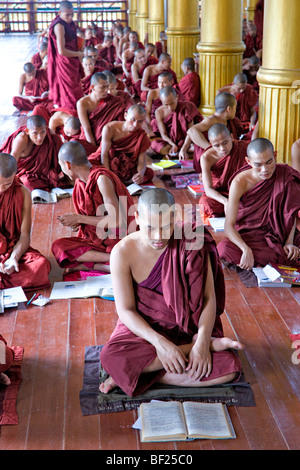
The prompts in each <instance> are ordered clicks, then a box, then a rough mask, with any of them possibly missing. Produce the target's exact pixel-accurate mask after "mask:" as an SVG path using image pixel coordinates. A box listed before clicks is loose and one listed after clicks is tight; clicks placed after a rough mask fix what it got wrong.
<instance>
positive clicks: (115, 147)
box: [89, 105, 154, 184]
mask: <svg viewBox="0 0 300 470" xmlns="http://www.w3.org/2000/svg"><path fill="white" fill-rule="evenodd" d="M144 121H145V110H144V108H143V107H142V106H140V105H133V106H131V107H130V108H129V109H128V111H127V112H126V113H125V121H113V122H110V123H109V124H106V126H104V128H103V135H102V141H101V147H100V149H99V150H98V151H97V152H96V153H95V154H93V155H90V157H89V161H90V162H91V163H92V164H95V165H96V164H99V163H100V154H101V163H102V164H103V165H104V166H105V167H106V168H109V169H111V170H112V171H113V172H114V173H115V174H116V175H117V176H118V177H119V178H120V180H121V181H122V182H123V183H124V184H129V183H132V182H134V183H137V184H140V183H143V182H146V181H149V180H151V179H152V178H153V176H154V172H153V170H152V169H151V168H147V167H146V151H147V150H148V149H149V148H150V145H151V143H150V140H149V139H148V137H147V134H146V132H145V131H144V130H143V129H142V126H143V124H144Z"/></svg>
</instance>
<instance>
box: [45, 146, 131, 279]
mask: <svg viewBox="0 0 300 470" xmlns="http://www.w3.org/2000/svg"><path fill="white" fill-rule="evenodd" d="M59 162H60V165H61V168H62V170H63V172H64V173H65V174H66V175H67V176H68V177H69V178H70V179H71V180H76V181H75V186H74V190H73V196H72V197H73V204H74V207H75V211H76V213H75V214H65V215H63V216H60V217H59V220H60V222H61V223H62V224H63V225H65V226H68V227H71V229H72V230H73V231H75V232H77V231H78V236H77V237H69V238H60V239H58V240H56V241H55V242H54V243H53V245H52V251H53V254H54V256H55V258H56V260H57V262H58V264H59V266H60V267H62V268H66V272H71V271H78V270H80V271H82V270H85V271H86V270H89V271H90V270H95V271H106V272H109V270H110V268H109V259H110V252H111V250H112V248H113V246H114V245H115V244H116V243H118V241H119V240H120V238H122V237H124V236H125V235H126V234H127V232H128V227H129V224H131V222H132V221H133V217H130V216H129V214H128V212H129V208H130V206H131V205H132V204H133V199H132V198H131V196H130V195H129V193H128V191H127V189H126V187H125V186H124V185H123V183H122V182H121V181H120V179H119V178H118V177H117V176H116V175H115V174H114V173H113V172H112V171H110V170H108V169H107V168H105V167H102V166H97V167H92V165H91V164H90V163H89V161H88V159H87V156H86V153H85V150H84V148H83V147H82V145H81V144H80V143H78V142H66V143H65V144H64V145H63V146H62V147H61V149H60V152H59ZM121 196H122V197H121ZM121 214H122V216H121ZM125 218H126V220H124V219H125Z"/></svg>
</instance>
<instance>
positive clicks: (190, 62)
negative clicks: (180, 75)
mask: <svg viewBox="0 0 300 470" xmlns="http://www.w3.org/2000/svg"><path fill="white" fill-rule="evenodd" d="M183 65H185V67H187V68H188V69H189V70H195V61H194V59H193V58H192V57H187V58H186V59H184V61H183Z"/></svg>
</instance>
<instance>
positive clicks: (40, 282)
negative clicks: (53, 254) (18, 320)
mask: <svg viewBox="0 0 300 470" xmlns="http://www.w3.org/2000/svg"><path fill="white" fill-rule="evenodd" d="M16 173H17V162H16V160H15V158H14V157H13V156H12V155H9V154H6V153H1V154H0V288H1V289H7V288H9V287H18V286H21V287H22V288H23V289H28V290H29V289H42V288H44V287H49V286H50V282H49V279H48V274H49V272H50V269H51V267H50V263H49V261H48V260H47V259H46V258H44V256H42V255H41V254H40V252H39V251H37V250H34V249H33V248H31V246H30V232H31V194H30V191H28V189H27V188H25V187H24V186H22V185H21V184H20V182H19V179H18V178H16Z"/></svg>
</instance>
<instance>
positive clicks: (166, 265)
mask: <svg viewBox="0 0 300 470" xmlns="http://www.w3.org/2000/svg"><path fill="white" fill-rule="evenodd" d="M153 193H155V195H153ZM166 194H167V195H166ZM174 204H175V201H174V198H173V196H172V195H171V194H170V193H168V192H167V191H166V190H164V189H161V188H160V189H158V188H156V189H150V190H147V191H145V192H144V193H142V195H141V196H140V198H139V201H138V213H137V214H136V221H137V224H138V225H139V227H140V230H139V231H138V232H136V233H134V234H130V235H129V236H127V237H125V239H124V240H122V241H121V242H120V244H118V245H116V246H115V247H114V249H113V251H112V255H111V273H112V279H113V288H114V295H115V301H116V307H117V313H118V315H119V319H118V323H117V326H116V328H115V330H114V332H113V333H112V335H111V338H110V340H109V341H108V343H107V344H106V345H105V346H104V348H103V349H102V351H101V354H100V360H101V363H102V366H103V368H104V370H105V371H106V372H107V373H108V374H109V376H110V377H109V378H108V379H107V380H106V381H104V382H103V383H102V384H101V385H100V391H102V392H103V393H108V392H109V391H110V390H112V389H113V388H115V387H116V386H119V387H120V388H121V389H122V390H123V391H124V392H125V393H126V394H127V395H130V396H137V395H139V394H141V393H143V392H144V391H145V390H147V389H148V388H149V387H150V386H151V385H153V384H154V383H156V382H160V383H164V384H168V385H177V386H184V387H186V386H192V387H200V386H210V385H214V384H217V383H225V382H228V381H234V380H236V378H237V377H238V376H239V374H240V370H241V366H240V362H239V359H238V357H237V356H236V354H235V353H234V352H233V351H231V350H229V349H228V348H231V347H235V348H242V345H241V344H240V343H239V342H237V341H233V340H230V339H229V338H224V337H223V331H222V323H221V319H220V315H221V314H222V312H223V309H224V301H225V285H224V277H223V271H222V268H221V263H220V260H219V258H218V254H217V250H216V246H215V243H214V241H213V239H212V237H211V236H210V235H209V233H208V232H207V231H206V230H205V229H204V228H203V226H201V228H200V227H197V228H196V226H195V225H194V226H192V224H189V229H190V231H189V233H188V230H187V226H186V225H185V224H182V225H181V224H179V225H177V226H176V227H175V231H174ZM149 227H150V228H149ZM182 232H183V233H182ZM142 253H143V254H142ZM141 259H143V263H141ZM145 260H147V262H145ZM205 305H206V306H208V305H209V306H208V307H207V308H205V307H204V306H205ZM218 345H219V347H218Z"/></svg>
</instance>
